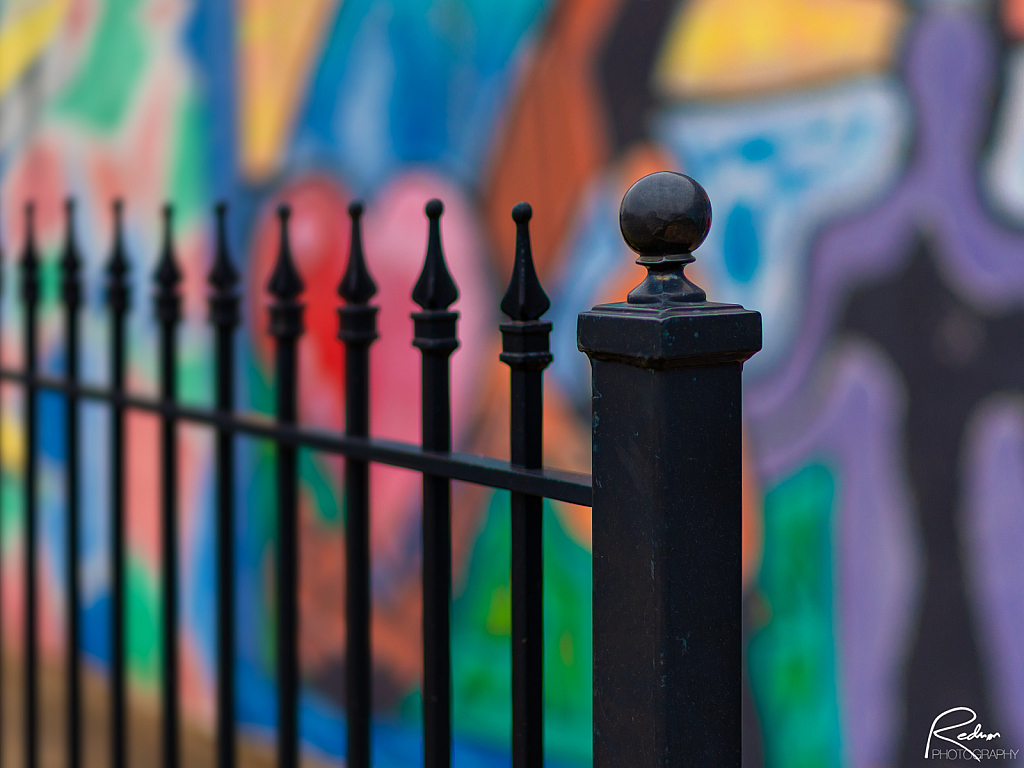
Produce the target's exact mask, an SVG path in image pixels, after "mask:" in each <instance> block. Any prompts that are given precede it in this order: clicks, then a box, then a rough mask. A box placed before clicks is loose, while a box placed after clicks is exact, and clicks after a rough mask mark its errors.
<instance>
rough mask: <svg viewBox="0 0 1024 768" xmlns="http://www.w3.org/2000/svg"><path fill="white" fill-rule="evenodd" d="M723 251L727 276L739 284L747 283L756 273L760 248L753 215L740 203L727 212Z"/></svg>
mask: <svg viewBox="0 0 1024 768" xmlns="http://www.w3.org/2000/svg"><path fill="white" fill-rule="evenodd" d="M723 251H724V255H725V268H726V269H727V270H729V276H730V277H732V279H733V280H735V281H737V282H739V283H749V282H750V280H751V278H753V277H754V274H755V273H756V272H757V265H758V262H759V261H760V259H761V248H760V244H759V243H758V238H757V227H756V226H755V222H754V213H753V211H751V210H750V208H748V207H747V206H746V205H743V204H742V203H738V204H737V205H736V206H735V207H734V208H733V209H732V210H731V211H730V212H729V217H728V218H727V219H726V221H725V237H724V243H723Z"/></svg>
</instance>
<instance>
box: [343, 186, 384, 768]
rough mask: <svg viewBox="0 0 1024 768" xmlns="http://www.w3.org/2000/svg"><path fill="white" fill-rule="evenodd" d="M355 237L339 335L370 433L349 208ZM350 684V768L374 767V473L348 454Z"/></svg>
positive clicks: (354, 408)
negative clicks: (372, 644)
mask: <svg viewBox="0 0 1024 768" xmlns="http://www.w3.org/2000/svg"><path fill="white" fill-rule="evenodd" d="M348 212H349V216H350V217H351V218H352V240H351V246H350V248H349V254H348V266H347V267H346V269H345V275H344V277H342V280H341V284H340V285H339V286H338V295H339V296H341V297H342V298H343V299H344V300H345V302H346V305H345V306H343V307H340V308H339V309H338V338H339V339H341V340H342V341H343V342H344V344H345V433H346V434H348V435H352V436H355V437H366V436H367V435H369V428H370V344H372V343H373V341H374V340H375V339H376V338H377V307H372V306H369V305H368V304H367V302H369V300H370V299H371V298H372V297H373V296H374V294H376V293H377V285H376V283H374V282H373V278H372V277H371V276H370V273H369V271H368V270H367V269H366V260H365V258H364V256H363V239H362V232H361V223H360V218H361V216H362V214H363V204H362V203H361V202H354V203H352V204H351V205H350V206H349V207H348ZM345 547H346V557H345V627H346V632H347V641H346V652H345V654H346V659H345V685H346V691H345V693H346V697H345V698H346V707H347V710H348V747H347V754H346V762H347V765H348V767H349V768H370V712H371V706H372V702H371V688H370V683H371V671H372V664H373V660H372V658H371V649H370V606H371V603H370V475H369V465H368V464H367V462H365V461H357V460H354V459H351V458H348V459H345Z"/></svg>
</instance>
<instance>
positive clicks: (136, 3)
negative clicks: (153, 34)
mask: <svg viewBox="0 0 1024 768" xmlns="http://www.w3.org/2000/svg"><path fill="white" fill-rule="evenodd" d="M142 6H143V0H105V2H102V3H101V7H102V9H101V11H100V18H99V21H98V22H97V25H96V31H95V32H94V33H93V36H92V40H91V41H90V48H89V50H88V52H87V53H86V54H85V57H84V61H83V63H82V64H81V65H80V66H78V67H77V69H76V74H75V78H74V79H73V80H72V81H71V83H70V84H69V85H68V87H67V88H66V89H65V90H64V91H63V93H62V94H61V95H60V97H59V98H58V100H57V102H56V104H55V105H54V109H55V111H56V112H57V113H58V114H65V115H67V116H69V117H73V118H77V119H79V120H81V121H82V122H84V123H85V124H86V125H88V126H90V127H92V128H95V129H96V130H98V131H101V132H104V133H110V132H113V131H114V130H115V129H116V128H117V127H118V126H119V125H120V124H121V123H122V122H123V121H124V118H125V115H126V113H127V111H128V108H129V105H130V103H131V101H132V99H133V98H134V96H135V92H136V90H137V88H138V86H139V83H140V81H141V79H142V74H143V71H144V69H145V64H146V58H147V53H146V49H147V41H146V39H145V31H144V30H143V28H142V26H141V24H140V23H139V15H140V11H141V9H142Z"/></svg>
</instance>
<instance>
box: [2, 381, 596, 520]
mask: <svg viewBox="0 0 1024 768" xmlns="http://www.w3.org/2000/svg"><path fill="white" fill-rule="evenodd" d="M0 379H2V380H5V381H13V382H18V383H22V384H25V383H28V382H32V383H33V386H34V387H35V388H37V389H41V390H50V391H53V392H64V393H67V394H70V395H73V396H75V397H76V398H79V399H82V400H94V401H98V402H109V403H118V404H120V405H122V406H124V407H125V408H130V409H136V410H139V411H147V412H150V413H156V414H161V415H169V416H172V417H175V418H179V419H181V420H182V421H191V422H194V423H196V424H209V425H210V426H213V427H217V428H218V429H223V430H226V431H228V432H239V433H242V434H246V435H250V436H252V437H261V438H267V439H271V440H277V441H279V442H282V443H290V444H292V445H297V446H301V447H304V448H311V449H313V450H317V451H324V452H325V453H336V454H340V455H342V456H345V457H348V458H353V459H357V460H360V461H368V462H372V463H375V464H387V465H388V466H392V467H400V468H402V469H411V470H413V471H415V472H429V473H430V474H433V475H438V476H439V477H447V478H450V479H452V480H460V481H462V482H465V483H474V484H476V485H484V486H488V487H490V488H495V489H498V490H505V491H517V492H519V493H526V494H531V495H534V496H542V497H544V498H546V499H554V500H556V501H565V502H568V503H569V504H578V505H579V506H582V507H589V506H590V505H591V494H592V489H591V484H590V475H588V474H586V473H584V472H572V471H569V470H565V469H552V468H550V467H545V468H543V469H526V468H524V467H519V466H516V465H514V464H512V463H511V462H508V461H502V460H501V459H495V458H491V457H489V456H480V455H478V454H471V453H461V452H459V451H449V452H446V453H440V452H436V451H427V450H424V449H422V448H420V447H419V446H415V445H410V444H409V443H402V442H398V441H395V440H384V439H380V438H373V437H355V436H351V435H345V434H339V433H337V432H328V431H326V430H320V429H315V428H312V427H300V426H284V425H280V424H276V423H275V422H273V421H271V420H270V419H268V418H266V417H261V416H257V415H249V414H242V413H231V412H220V411H212V410H208V409H206V408H200V407H193V406H188V405H179V404H175V403H165V402H163V401H161V400H155V399H152V398H146V397H139V396H136V395H127V394H115V393H112V392H110V391H109V390H107V389H105V388H103V387H96V386H92V385H89V384H70V383H68V382H67V381H65V380H63V379H57V378H54V377H51V376H40V375H36V376H29V375H27V374H25V373H21V372H19V371H11V370H6V369H0Z"/></svg>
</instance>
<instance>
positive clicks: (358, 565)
mask: <svg viewBox="0 0 1024 768" xmlns="http://www.w3.org/2000/svg"><path fill="white" fill-rule="evenodd" d="M112 209H113V220H114V237H113V245H112V248H111V255H110V259H109V260H108V262H107V264H106V267H105V270H104V271H105V289H106V290H105V301H106V304H107V309H108V313H109V334H110V352H111V354H110V361H109V379H110V381H109V384H108V385H107V386H97V385H92V384H86V383H83V382H82V381H81V380H80V377H79V368H78V358H79V356H80V355H81V352H82V350H81V347H80V338H79V324H78V320H79V311H80V308H81V305H82V292H83V287H82V271H83V260H82V258H81V255H80V251H79V246H78V243H77V240H76V237H75V229H74V213H75V207H74V203H73V201H71V200H69V201H68V202H67V204H66V219H67V229H66V239H65V244H64V248H63V253H62V256H61V259H60V262H59V266H60V269H61V279H62V289H61V298H62V304H63V307H64V331H65V344H66V352H67V363H66V369H65V375H64V376H63V377H60V376H51V375H43V374H41V373H40V372H39V371H38V369H37V365H36V359H37V334H36V327H37V325H36V316H37V312H38V307H39V291H38V269H39V262H40V259H39V255H38V249H37V246H36V236H35V227H34V215H33V212H34V207H33V205H32V204H31V203H30V204H28V205H27V206H26V212H25V216H26V219H25V238H26V239H25V245H24V250H23V254H22V257H21V259H20V261H19V266H20V268H21V283H20V293H21V298H22V304H23V311H24V324H23V333H24V364H23V366H22V367H21V368H20V369H12V368H7V367H3V366H2V365H0V381H6V382H10V383H13V384H17V385H20V386H22V387H23V388H24V389H25V392H26V406H25V429H26V452H27V461H26V464H25V487H26V494H25V514H26V518H25V519H26V538H25V560H24V563H25V565H24V568H25V579H24V585H25V590H26V594H25V605H26V623H25V648H26V653H27V656H26V667H25V668H26V674H25V689H24V711H25V725H24V729H25V730H24V747H25V752H24V754H25V766H26V768H35V766H36V764H37V761H38V753H39V728H38V714H39V712H38V708H39V705H38V679H37V678H38V666H39V658H38V639H37V607H36V606H37V598H36V573H37V564H36V554H37V548H38V545H37V542H36V533H35V532H36V522H35V518H36V511H37V510H36V507H37V494H36V487H37V484H38V482H39V477H38V470H37V463H36V453H37V445H36V434H37V430H38V416H37V407H36V398H37V396H38V394H39V393H40V392H44V391H50V392H56V393H59V394H62V395H64V398H65V404H66V419H65V435H66V438H67V440H68V459H67V473H66V476H65V491H66V494H67V510H66V514H67V525H68V532H69V533H68V538H67V543H66V553H65V556H66V563H67V570H68V583H67V587H68V593H67V604H66V611H67V613H68V622H67V629H66V643H67V646H68V648H67V672H66V674H67V691H68V703H67V710H66V711H67V720H68V722H67V745H68V748H67V754H68V765H69V767H70V768H77V767H78V766H79V765H80V764H81V760H82V730H81V728H82V701H81V697H82V689H81V680H80V677H81V671H80V659H79V650H80V643H81V638H80V628H79V613H80V606H79V602H80V599H81V590H80V587H79V583H78V578H79V577H78V571H79V554H78V547H79V541H80V532H79V527H80V524H81V522H80V519H79V508H80V506H79V505H80V500H79V493H80V474H81V457H80V456H79V452H78V440H79V436H80V433H79V430H78V424H79V410H80V407H81V405H82V403H84V402H86V401H95V402H100V403H105V404H106V405H108V406H109V407H110V433H111V445H110V455H109V457H108V463H109V472H110V475H109V485H110V510H109V514H110V519H111V526H110V537H111V538H110V557H111V562H110V568H111V640H112V647H111V678H110V697H111V699H110V713H111V717H110V729H111V730H110V734H109V739H110V758H111V765H112V766H113V768H123V766H124V765H125V761H126V753H125V744H126V735H127V731H126V711H125V692H126V682H127V680H126V659H125V638H126V631H127V628H126V625H125V581H124V580H125V571H124V568H125V554H126V551H125V525H126V508H125V450H126V446H125V414H126V413H127V412H128V411H132V410H135V411H143V412H149V413H152V414H155V415H157V416H159V418H160V422H161V430H160V451H159V453H160V482H159V494H160V510H161V511H160V518H161V541H162V544H161V561H162V564H161V590H162V592H161V603H162V620H161V625H162V626H161V633H162V638H163V645H162V657H161V662H160V665H161V675H162V684H161V701H162V712H163V717H162V743H163V748H162V752H161V764H162V765H163V766H164V768H178V766H179V765H180V762H181V760H180V752H179V745H178V739H179V733H178V731H179V721H180V712H179V710H180V702H179V700H178V695H177V680H178V653H179V643H178V616H177V601H178V582H179V580H180V576H179V571H178V562H177V561H178V547H177V528H178V507H179V497H178V493H177V482H178V467H177V459H176V445H177V430H178V425H179V424H180V423H181V422H192V423H196V424H202V425H206V426H209V427H211V428H212V429H213V430H214V431H215V434H216V449H215V461H216V471H217V477H216V491H215V493H216V499H215V514H216V516H217V522H216V526H215V527H216V531H217V537H218V547H217V560H218V563H217V571H216V572H217V600H216V605H217V667H218V669H217V689H218V692H217V732H216V743H217V764H218V765H219V766H220V767H221V768H233V766H234V765H235V763H236V748H235V743H234V742H235V738H236V734H235V691H234V686H235V683H234V672H233V670H234V656H235V637H236V630H235V619H234V553H233V551H232V545H233V542H232V539H233V537H232V532H233V530H234V520H235V517H234V516H235V512H234V505H235V499H234V490H233V483H232V480H233V476H234V467H235V462H234V438H235V437H236V436H242V435H244V436H248V437H252V438H258V439H268V440H271V441H273V443H274V444H275V446H276V447H277V463H276V466H277V470H276V471H277V515H278V533H277V568H276V578H277V584H276V590H275V592H276V599H277V610H276V616H277V618H276V629H275V635H276V638H275V639H276V647H277V683H278V737H277V751H278V755H277V757H278V760H277V762H278V765H279V766H281V767H282V768H294V767H295V766H297V765H298V759H299V751H300V750H299V731H298V696H299V687H300V678H299V668H298V633H299V631H300V629H299V615H298V603H297V597H298V595H297V587H298V557H299V552H298V529H297V509H298V507H297V502H298V465H297V455H298V454H297V451H298V450H299V449H300V448H306V449H311V450H316V451H322V452H327V453H333V454H340V455H342V456H344V457H345V458H346V463H345V482H344V493H345V501H346V509H347V515H346V531H345V534H346V536H345V540H346V548H347V558H346V560H347V565H346V568H347V579H346V605H345V608H344V610H345V612H346V618H347V627H348V629H347V631H348V641H347V659H346V663H347V667H348V670H349V674H348V675H347V688H346V699H347V701H346V708H347V728H348V740H347V743H348V754H347V760H348V765H349V766H352V768H368V766H369V765H371V763H372V760H371V744H370V707H371V696H370V669H371V667H372V657H371V648H370V638H369V627H370V611H371V605H370V587H369V574H370V551H369V516H370V514H372V510H370V509H369V475H368V467H369V464H370V463H377V464H385V465H390V466H394V467H401V468H404V469H409V470H413V471H416V472H420V473H421V474H422V475H423V601H424V618H423V643H424V648H423V655H424V679H423V700H424V724H423V728H424V765H425V766H428V767H429V768H447V766H449V765H450V763H451V679H450V678H451V661H450V659H451V648H450V639H449V626H448V625H449V605H450V603H451V524H450V516H451V502H450V496H451V490H450V483H451V481H452V480H460V481H463V482H469V483H475V484H479V485H484V486H489V487H491V488H495V489H503V490H508V491H510V492H511V493H512V526H513V530H512V552H511V557H512V564H513V565H512V585H513V590H514V599H513V604H514V606H513V616H512V623H513V643H512V646H513V664H512V666H513V671H512V674H513V764H514V765H515V766H516V768H525V766H527V765H537V764H539V761H541V760H542V759H543V741H542V730H541V725H542V722H543V669H542V666H541V664H542V661H541V660H542V651H541V643H542V636H541V635H542V625H541V618H542V616H543V608H542V589H541V585H542V572H541V562H542V553H541V537H540V532H541V525H540V519H541V518H540V515H541V506H540V503H541V499H542V498H550V499H555V500H560V501H565V502H569V503H572V504H578V505H582V506H590V505H591V503H592V495H593V488H592V481H591V477H590V475H588V474H582V473H577V472H568V471H562V470H555V469H550V468H544V467H543V466H542V462H541V454H540V440H541V400H540V396H541V378H540V377H541V372H542V370H543V368H544V366H546V365H547V363H548V362H549V361H550V359H551V355H550V353H549V352H548V351H547V348H548V342H547V337H548V333H549V332H550V329H551V325H550V323H542V322H539V321H538V318H539V316H540V315H541V314H543V312H544V311H546V310H547V308H548V305H549V302H548V301H547V297H546V296H544V294H543V290H541V288H540V284H539V283H538V282H537V277H536V273H535V271H534V268H533V261H532V255H531V253H530V245H529V232H528V229H527V223H528V221H529V219H530V215H531V212H530V208H529V206H528V205H526V204H525V203H523V204H520V205H518V206H516V209H515V211H514V213H513V218H514V220H515V223H516V227H517V235H516V238H517V240H516V259H515V267H514V270H513V275H512V281H511V283H510V286H509V289H508V293H507V294H506V296H505V298H504V299H503V301H502V304H501V308H502V310H503V311H504V312H505V313H506V314H507V315H508V316H509V317H510V322H507V323H504V324H502V325H501V331H502V335H503V338H504V345H503V348H504V351H503V352H502V354H501V359H502V360H503V361H504V362H506V363H508V364H509V366H510V368H511V370H512V380H511V394H512V402H511V417H512V427H511V430H512V431H511V436H510V448H511V455H512V458H511V461H501V460H499V459H494V458H490V457H487V456H479V455H473V454H467V453H461V452H457V451H452V450H451V447H452V446H451V415H450V386H449V357H450V355H451V353H452V352H453V351H455V349H456V348H457V347H458V344H459V342H458V337H457V334H456V321H457V318H458V313H456V312H453V311H451V310H450V309H449V307H450V305H451V304H452V303H453V302H454V301H455V300H456V299H457V298H458V289H457V287H456V285H455V282H454V280H453V279H452V277H451V275H450V273H449V272H448V268H447V265H446V264H445V258H444V252H443V248H442V244H441V231H440V218H441V216H442V213H443V210H444V206H443V205H442V204H441V201H440V200H431V201H429V202H428V203H427V205H426V209H425V210H426V214H427V218H428V222H429V227H428V238H427V251H426V257H425V259H424V266H423V271H422V273H421V274H420V277H419V280H418V281H417V283H416V287H415V289H414V291H413V299H414V301H415V302H416V303H417V304H419V305H420V308H421V309H420V311H418V312H414V313H413V315H412V319H413V321H414V326H415V333H414V338H413V339H412V343H413V344H414V345H415V346H416V347H418V348H419V349H420V351H421V353H422V357H423V380H422V387H421V393H422V413H423V440H422V444H421V445H418V446H417V445H412V444H407V443H402V442H397V441H392V440H381V439H376V438H373V437H370V429H369V427H370V425H369V391H370V386H371V383H370V376H369V373H370V372H369V352H370V346H371V345H372V342H373V341H374V340H375V339H376V337H377V332H376V312H377V308H376V307H375V306H372V305H370V304H369V301H370V299H371V298H372V297H373V296H374V295H375V293H376V285H375V283H374V282H373V278H372V277H371V276H370V273H369V270H368V269H367V261H366V258H365V256H364V253H363V246H362V234H361V221H360V218H361V215H362V212H363V205H362V203H358V202H357V203H353V204H352V205H351V206H350V208H349V215H350V217H351V219H352V227H351V243H350V252H349V258H348V264H347V266H346V268H345V270H344V272H343V273H342V277H341V282H340V284H339V286H338V295H339V297H340V299H341V300H342V302H343V303H342V304H340V306H339V308H338V315H339V332H338V338H339V341H340V342H341V343H342V344H343V345H344V347H345V359H346V367H345V379H346V386H345V393H344V397H345V401H346V427H345V432H344V433H338V432H331V431H326V430H321V429H316V428H313V427H308V426H303V425H299V424H298V423H297V415H298V401H297V393H298V386H297V380H298V368H297V361H298V358H297V350H298V344H299V342H300V338H301V336H302V334H303V331H304V321H303V314H304V309H305V306H304V304H303V302H302V301H301V296H302V294H303V292H304V289H305V286H304V284H303V281H302V278H301V276H300V274H299V272H298V269H297V268H296V265H295V262H294V258H293V256H292V249H291V242H290V234H289V218H290V209H289V208H288V207H287V206H281V207H280V208H279V210H278V216H279V221H280V246H279V249H278V257H277V261H276V263H275V265H274V270H273V273H272V275H271V276H270V281H269V283H268V292H269V293H270V296H271V301H270V303H269V305H268V308H269V313H270V326H269V333H270V335H271V336H273V337H274V338H275V341H276V352H275V390H276V397H277V403H276V414H275V416H274V417H265V416H260V415H257V414H252V413H249V414H246V413H239V412H237V411H236V410H235V408H234V387H235V370H234V331H235V330H236V328H237V326H238V325H239V322H240V306H239V305H240V296H239V294H238V290H237V285H238V282H239V274H238V272H237V270H236V269H235V268H234V266H233V265H232V263H231V258H230V253H229V248H228V243H227V234H226V217H227V208H226V205H224V204H223V203H221V204H218V205H217V206H216V207H215V222H216V232H217V238H216V246H215V255H214V260H213V266H212V269H211V271H210V273H209V276H208V283H209V285H210V287H211V293H210V295H209V322H210V324H211V325H212V326H213V329H214V357H215V359H214V366H215V381H214V382H213V385H214V386H213V388H214V401H215V406H214V407H212V408H208V407H198V406H190V405H186V404H182V403H180V402H179V401H178V392H177V381H176V367H177V349H178V339H177V327H178V325H179V324H180V321H181V319H182V299H181V293H180V285H181V282H182V278H183V275H182V272H181V269H180V267H179V266H178V264H177V258H176V254H175V246H174V239H173V209H172V208H171V207H170V206H169V205H168V206H165V207H164V210H163V214H162V215H163V243H162V246H161V249H160V254H159V258H158V260H157V264H156V269H155V273H154V275H153V283H154V287H155V289H154V292H153V294H152V301H153V309H154V312H155V315H156V319H157V322H158V344H157V346H156V355H157V362H158V366H157V371H158V378H159V395H158V396H157V397H153V398H151V397H141V396H138V395H134V394H131V393H129V392H128V391H127V390H126V388H125V374H126V370H127V364H128V360H127V354H126V348H125V343H126V337H125V321H126V318H127V315H128V312H129V311H130V306H131V284H130V280H129V276H130V271H131V263H130V260H129V258H128V254H127V251H126V246H125V239H124V235H123V227H124V223H123V211H124V208H123V205H122V203H121V201H119V200H118V201H115V202H114V204H113V206H112ZM0 277H2V275H0ZM339 396H341V393H339ZM0 760H2V755H0Z"/></svg>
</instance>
